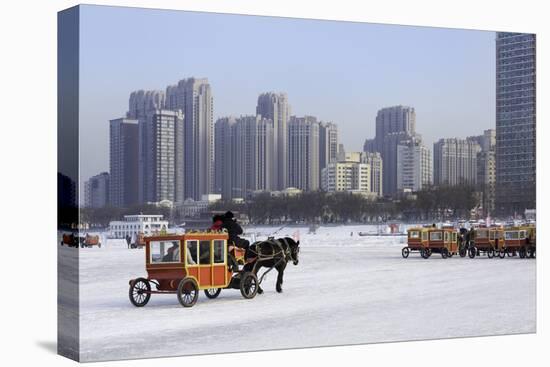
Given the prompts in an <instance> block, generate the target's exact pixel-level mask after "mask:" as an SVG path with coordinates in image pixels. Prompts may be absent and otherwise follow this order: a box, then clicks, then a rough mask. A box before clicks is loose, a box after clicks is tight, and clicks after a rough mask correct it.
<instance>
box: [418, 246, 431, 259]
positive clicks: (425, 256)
mask: <svg viewBox="0 0 550 367" xmlns="http://www.w3.org/2000/svg"><path fill="white" fill-rule="evenodd" d="M420 256H422V258H423V259H427V258H428V257H430V255H428V250H425V249H423V248H421V249H420Z"/></svg>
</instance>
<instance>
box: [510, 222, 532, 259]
mask: <svg viewBox="0 0 550 367" xmlns="http://www.w3.org/2000/svg"><path fill="white" fill-rule="evenodd" d="M536 246H537V245H536V230H535V227H533V226H527V227H511V228H508V229H506V230H504V241H503V252H506V253H507V254H508V255H509V256H512V255H514V254H515V253H518V254H519V257H520V258H522V259H523V258H526V257H531V258H534V257H535V256H536V248H537V247H536Z"/></svg>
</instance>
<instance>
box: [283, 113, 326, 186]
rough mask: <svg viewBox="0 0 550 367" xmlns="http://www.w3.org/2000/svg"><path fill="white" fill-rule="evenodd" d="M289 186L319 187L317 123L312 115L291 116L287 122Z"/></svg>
mask: <svg viewBox="0 0 550 367" xmlns="http://www.w3.org/2000/svg"><path fill="white" fill-rule="evenodd" d="M288 148H289V149H288V168H289V170H288V172H289V183H288V185H289V186H290V187H296V188H298V189H300V190H318V189H319V177H320V175H319V123H318V122H317V119H316V118H315V117H313V116H304V117H296V116H292V117H291V118H290V121H289V123H288Z"/></svg>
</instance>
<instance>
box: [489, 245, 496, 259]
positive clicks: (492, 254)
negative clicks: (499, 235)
mask: <svg viewBox="0 0 550 367" xmlns="http://www.w3.org/2000/svg"><path fill="white" fill-rule="evenodd" d="M487 257H488V258H489V259H492V258H493V257H495V250H493V249H492V248H490V249H488V250H487Z"/></svg>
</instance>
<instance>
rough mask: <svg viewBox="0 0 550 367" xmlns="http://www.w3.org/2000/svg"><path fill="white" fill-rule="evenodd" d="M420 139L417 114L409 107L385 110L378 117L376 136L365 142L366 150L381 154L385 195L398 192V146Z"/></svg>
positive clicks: (395, 107)
mask: <svg viewBox="0 0 550 367" xmlns="http://www.w3.org/2000/svg"><path fill="white" fill-rule="evenodd" d="M413 137H415V138H416V139H420V136H418V135H417V134H416V112H415V110H414V108H412V107H408V106H393V107H387V108H383V109H381V110H379V111H378V114H377V115H376V136H375V137H374V139H367V140H366V141H365V145H364V150H365V151H367V152H371V153H374V152H379V153H380V155H381V157H382V161H383V162H384V170H383V189H382V191H383V192H384V194H388V195H393V194H395V193H396V192H397V146H398V145H399V144H400V143H401V142H403V141H407V140H409V139H411V138H413Z"/></svg>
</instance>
